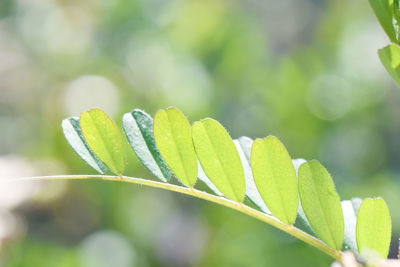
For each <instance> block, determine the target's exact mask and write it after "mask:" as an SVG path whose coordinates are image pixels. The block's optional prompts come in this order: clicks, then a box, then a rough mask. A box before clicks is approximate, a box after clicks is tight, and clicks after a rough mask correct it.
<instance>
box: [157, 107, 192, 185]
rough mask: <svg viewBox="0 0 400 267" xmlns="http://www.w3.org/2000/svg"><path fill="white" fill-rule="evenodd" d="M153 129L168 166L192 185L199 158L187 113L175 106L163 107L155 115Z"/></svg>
mask: <svg viewBox="0 0 400 267" xmlns="http://www.w3.org/2000/svg"><path fill="white" fill-rule="evenodd" d="M153 131H154V138H155V141H156V144H157V147H158V150H159V151H160V153H161V155H162V157H163V158H164V160H165V162H166V163H167V165H168V167H169V168H170V169H171V170H172V172H173V173H174V174H175V176H176V177H177V178H178V179H179V180H180V181H181V182H182V183H183V184H185V185H187V186H189V187H192V186H193V185H194V183H195V182H196V178H197V158H196V153H195V151H194V148H193V142H192V134H191V128H190V124H189V122H188V120H187V119H186V117H185V115H183V113H182V112H181V111H179V110H178V109H177V108H174V107H170V108H167V109H161V110H159V111H158V112H157V113H156V115H155V117H154V125H153Z"/></svg>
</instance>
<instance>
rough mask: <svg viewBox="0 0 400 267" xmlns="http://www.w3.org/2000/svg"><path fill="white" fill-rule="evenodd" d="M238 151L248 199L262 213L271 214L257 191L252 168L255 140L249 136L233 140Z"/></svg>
mask: <svg viewBox="0 0 400 267" xmlns="http://www.w3.org/2000/svg"><path fill="white" fill-rule="evenodd" d="M233 142H234V143H235V146H236V149H237V151H238V153H239V157H240V160H241V161H242V166H243V170H244V177H245V180H246V197H247V198H248V199H249V200H250V201H251V202H252V203H253V204H254V205H256V206H257V207H258V208H259V209H260V210H261V211H263V212H265V213H267V214H271V211H270V210H269V209H268V208H267V206H266V205H265V203H264V200H263V199H262V198H261V196H260V193H259V192H258V190H257V187H256V184H255V183H254V179H253V173H252V171H251V166H250V154H251V146H252V145H253V140H252V139H251V138H249V137H247V136H242V137H239V138H238V139H235V140H233Z"/></svg>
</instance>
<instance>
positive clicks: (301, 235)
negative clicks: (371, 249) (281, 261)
mask: <svg viewBox="0 0 400 267" xmlns="http://www.w3.org/2000/svg"><path fill="white" fill-rule="evenodd" d="M31 180H106V181H116V182H127V183H134V184H140V185H146V186H150V187H154V188H161V189H165V190H169V191H174V192H178V193H182V194H185V195H190V196H193V197H197V198H201V199H204V200H208V201H210V202H214V203H217V204H220V205H223V206H225V207H229V208H231V209H234V210H237V211H239V212H241V213H244V214H246V215H248V216H251V217H253V218H255V219H258V220H260V221H263V222H265V223H267V224H269V225H272V226H274V227H276V228H278V229H280V230H282V231H284V232H286V233H288V234H290V235H292V236H294V237H296V238H298V239H300V240H302V241H304V242H305V243H307V244H309V245H311V246H313V247H315V248H317V249H319V250H320V251H322V252H324V253H325V254H327V255H329V256H331V257H332V258H334V259H336V260H338V261H341V252H340V251H337V250H334V249H332V248H330V247H328V246H327V245H326V244H325V243H323V242H322V241H321V240H319V239H317V238H315V237H314V236H312V235H309V234H307V233H306V232H303V231H302V230H300V229H298V228H296V227H294V226H292V225H287V224H284V223H283V222H281V221H279V220H278V219H276V218H275V217H273V216H271V215H268V214H265V213H262V212H260V211H258V210H255V209H253V208H250V207H248V206H246V205H239V204H238V203H237V202H235V201H232V200H229V199H226V198H224V197H219V196H215V195H211V194H209V193H206V192H204V191H200V190H197V189H194V188H188V187H183V186H177V185H173V184H168V183H163V182H157V181H152V180H146V179H142V178H135V177H127V176H109V175H59V176H58V175H57V176H36V177H24V178H17V179H12V180H8V181H31Z"/></svg>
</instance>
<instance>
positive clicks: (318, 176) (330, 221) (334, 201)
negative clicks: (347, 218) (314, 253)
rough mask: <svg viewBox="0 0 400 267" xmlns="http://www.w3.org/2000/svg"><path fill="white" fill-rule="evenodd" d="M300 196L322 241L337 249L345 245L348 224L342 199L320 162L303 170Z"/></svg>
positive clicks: (310, 163)
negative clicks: (344, 215)
mask: <svg viewBox="0 0 400 267" xmlns="http://www.w3.org/2000/svg"><path fill="white" fill-rule="evenodd" d="M299 193H300V200H301V204H302V207H303V209H304V213H305V215H306V217H307V219H308V221H309V223H310V225H311V227H312V229H313V230H314V232H315V233H316V234H317V236H318V237H319V238H321V240H322V241H324V242H325V243H326V244H327V245H328V246H330V247H332V248H333V249H336V250H340V248H341V247H342V243H343V235H344V222H343V211H342V207H341V203H340V198H339V196H338V194H337V192H336V190H335V185H334V183H333V181H332V179H331V176H330V175H329V173H328V171H327V170H326V169H325V168H324V167H323V166H322V165H321V164H320V163H319V162H318V161H315V160H313V161H310V162H305V163H303V164H302V165H301V166H300V168H299Z"/></svg>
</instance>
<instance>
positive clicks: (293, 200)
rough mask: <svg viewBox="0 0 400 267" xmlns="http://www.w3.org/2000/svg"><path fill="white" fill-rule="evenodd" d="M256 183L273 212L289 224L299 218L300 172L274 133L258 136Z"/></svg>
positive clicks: (255, 145) (254, 159) (254, 157)
mask: <svg viewBox="0 0 400 267" xmlns="http://www.w3.org/2000/svg"><path fill="white" fill-rule="evenodd" d="M251 167H252V171H253V177H254V182H255V184H256V186H257V189H258V191H259V193H260V195H261V197H262V198H263V199H264V202H265V204H266V205H267V207H268V209H269V210H270V211H271V212H272V214H273V215H274V216H275V217H277V218H278V219H279V220H281V221H282V222H284V223H287V224H293V223H294V222H295V220H296V215H297V208H298V204H299V196H298V189H297V178H296V172H295V169H294V166H293V163H292V160H291V158H290V156H289V153H288V152H287V150H286V148H285V147H284V146H283V144H282V143H281V142H280V141H279V140H278V138H276V137H274V136H268V137H266V138H264V139H256V140H255V141H254V142H253V146H252V149H251Z"/></svg>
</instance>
